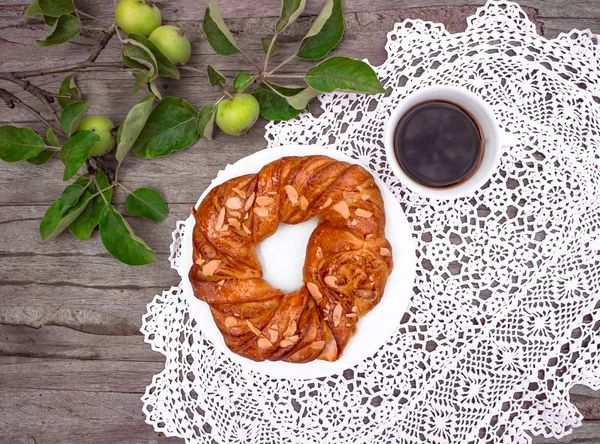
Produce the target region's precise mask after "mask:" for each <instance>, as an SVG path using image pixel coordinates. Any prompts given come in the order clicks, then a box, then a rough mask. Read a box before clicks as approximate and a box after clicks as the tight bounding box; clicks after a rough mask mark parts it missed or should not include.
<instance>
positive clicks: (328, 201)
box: [321, 197, 333, 208]
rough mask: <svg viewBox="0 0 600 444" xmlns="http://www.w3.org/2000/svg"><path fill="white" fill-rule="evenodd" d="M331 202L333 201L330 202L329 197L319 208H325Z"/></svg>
mask: <svg viewBox="0 0 600 444" xmlns="http://www.w3.org/2000/svg"><path fill="white" fill-rule="evenodd" d="M332 202H333V200H331V197H328V198H327V200H326V201H325V203H324V204H323V206H322V207H321V208H327V207H328V206H329V205H331V203H332Z"/></svg>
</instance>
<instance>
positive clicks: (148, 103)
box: [116, 95, 154, 163]
mask: <svg viewBox="0 0 600 444" xmlns="http://www.w3.org/2000/svg"><path fill="white" fill-rule="evenodd" d="M152 105H154V96H151V95H150V96H146V97H144V98H143V99H142V100H140V102H139V103H138V104H136V105H135V106H134V107H133V108H131V110H130V111H129V113H127V117H125V120H124V121H123V123H122V124H121V126H120V128H119V142H118V145H117V154H116V158H117V160H118V161H119V163H121V162H123V159H124V158H125V155H126V154H127V153H128V152H129V150H130V149H131V147H132V146H133V143H134V142H135V140H136V139H137V138H138V136H139V135H140V133H141V132H142V129H143V128H144V125H145V124H146V121H147V120H148V117H149V116H150V113H151V112H152Z"/></svg>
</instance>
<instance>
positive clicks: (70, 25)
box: [37, 15, 81, 46]
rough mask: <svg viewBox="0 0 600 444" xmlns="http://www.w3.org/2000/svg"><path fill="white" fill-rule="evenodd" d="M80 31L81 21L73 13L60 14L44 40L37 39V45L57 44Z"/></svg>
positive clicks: (69, 38)
mask: <svg viewBox="0 0 600 444" xmlns="http://www.w3.org/2000/svg"><path fill="white" fill-rule="evenodd" d="M80 31H81V22H80V21H79V19H78V18H77V17H75V16H74V15H61V16H60V17H59V18H58V20H57V21H56V22H55V23H54V26H53V27H52V32H50V34H49V35H48V36H46V38H45V39H44V40H37V44H38V45H39V46H52V45H59V44H61V43H64V42H66V41H69V40H71V39H72V38H73V37H75V36H76V35H77V34H79V32H80Z"/></svg>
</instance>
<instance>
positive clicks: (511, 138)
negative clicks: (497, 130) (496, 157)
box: [502, 132, 519, 148]
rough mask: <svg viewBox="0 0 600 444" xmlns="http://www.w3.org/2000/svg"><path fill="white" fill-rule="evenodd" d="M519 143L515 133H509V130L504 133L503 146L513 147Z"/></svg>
mask: <svg viewBox="0 0 600 444" xmlns="http://www.w3.org/2000/svg"><path fill="white" fill-rule="evenodd" d="M517 143H519V139H518V138H517V136H515V135H514V134H511V133H507V132H505V133H504V134H503V136H502V147H503V148H510V147H513V146H515V145H516V144H517Z"/></svg>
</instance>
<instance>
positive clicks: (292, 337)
mask: <svg viewBox="0 0 600 444" xmlns="http://www.w3.org/2000/svg"><path fill="white" fill-rule="evenodd" d="M298 339H300V336H298V335H294V336H290V337H289V338H288V340H290V341H292V342H293V343H294V344H295V343H296V342H298Z"/></svg>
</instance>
